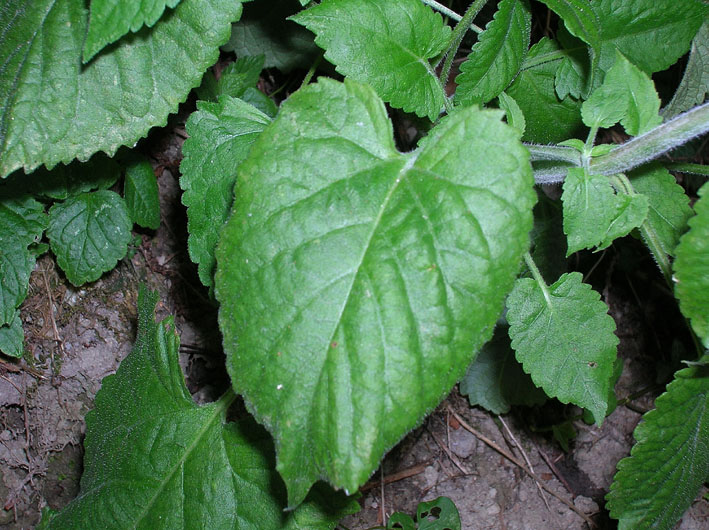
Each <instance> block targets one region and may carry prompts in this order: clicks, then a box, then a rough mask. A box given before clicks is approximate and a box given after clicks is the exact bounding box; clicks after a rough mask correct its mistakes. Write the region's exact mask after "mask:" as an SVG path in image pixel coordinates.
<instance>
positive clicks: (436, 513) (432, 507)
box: [416, 497, 460, 530]
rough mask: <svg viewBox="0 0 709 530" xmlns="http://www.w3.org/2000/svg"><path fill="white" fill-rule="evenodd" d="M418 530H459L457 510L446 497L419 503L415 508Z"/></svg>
mask: <svg viewBox="0 0 709 530" xmlns="http://www.w3.org/2000/svg"><path fill="white" fill-rule="evenodd" d="M416 521H417V522H418V530H460V514H459V513H458V508H456V507H455V504H454V503H453V501H452V500H450V499H449V498H448V497H438V498H437V499H434V500H432V501H426V502H420V503H419V505H418V507H417V508H416Z"/></svg>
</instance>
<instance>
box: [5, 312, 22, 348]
mask: <svg viewBox="0 0 709 530" xmlns="http://www.w3.org/2000/svg"><path fill="white" fill-rule="evenodd" d="M24 348H25V333H24V331H23V330H22V320H20V312H19V311H15V316H14V317H12V319H11V320H10V323H9V324H4V325H2V326H0V353H2V354H4V355H8V356H9V357H22V353H23V351H24Z"/></svg>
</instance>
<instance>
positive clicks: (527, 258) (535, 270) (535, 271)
mask: <svg viewBox="0 0 709 530" xmlns="http://www.w3.org/2000/svg"><path fill="white" fill-rule="evenodd" d="M524 262H525V263H526V264H527V267H529V270H530V272H531V273H532V276H533V277H534V280H535V281H536V282H537V283H538V284H539V288H540V289H541V290H542V293H543V294H544V300H546V303H547V306H549V309H552V304H551V295H550V294H549V286H548V285H547V282H545V281H544V277H543V276H542V273H541V272H539V267H537V264H536V263H534V260H533V259H532V255H531V254H530V253H529V252H527V253H526V254H525V255H524Z"/></svg>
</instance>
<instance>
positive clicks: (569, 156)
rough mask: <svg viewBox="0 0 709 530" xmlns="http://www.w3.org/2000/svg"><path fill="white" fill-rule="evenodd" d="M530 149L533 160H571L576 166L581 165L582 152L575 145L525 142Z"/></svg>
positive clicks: (530, 156)
mask: <svg viewBox="0 0 709 530" xmlns="http://www.w3.org/2000/svg"><path fill="white" fill-rule="evenodd" d="M524 146H525V147H526V148H527V150H528V151H529V159H530V160H531V161H532V162H541V161H542V160H549V161H552V162H570V163H572V164H574V165H576V166H580V165H581V153H579V151H578V149H574V148H573V147H566V146H563V145H540V144H527V143H526V144H524Z"/></svg>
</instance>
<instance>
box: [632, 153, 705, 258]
mask: <svg viewBox="0 0 709 530" xmlns="http://www.w3.org/2000/svg"><path fill="white" fill-rule="evenodd" d="M628 177H630V182H631V184H632V186H633V189H635V191H636V192H638V193H640V194H642V195H643V196H645V197H647V199H648V201H649V206H650V207H649V210H648V215H647V219H646V220H645V222H646V223H648V224H649V225H650V227H651V228H652V230H653V232H654V233H655V234H656V235H657V237H658V238H659V239H658V241H659V243H660V246H661V247H662V250H663V251H664V252H665V254H667V255H668V256H674V254H675V248H676V247H677V243H679V236H680V235H682V233H684V231H685V230H686V228H687V221H688V220H689V218H690V217H691V216H692V209H691V208H690V207H689V197H687V195H686V194H685V193H684V189H683V188H682V186H680V185H679V184H677V180H676V179H675V177H673V176H672V175H671V174H670V172H669V171H667V170H666V169H665V168H663V167H662V166H660V165H659V164H649V165H646V166H641V167H640V168H638V169H636V170H634V171H632V172H631V173H630V174H629V175H628Z"/></svg>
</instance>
